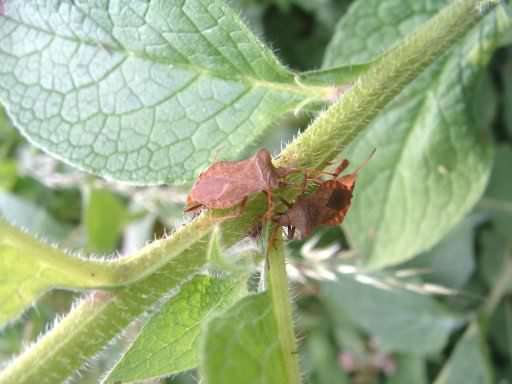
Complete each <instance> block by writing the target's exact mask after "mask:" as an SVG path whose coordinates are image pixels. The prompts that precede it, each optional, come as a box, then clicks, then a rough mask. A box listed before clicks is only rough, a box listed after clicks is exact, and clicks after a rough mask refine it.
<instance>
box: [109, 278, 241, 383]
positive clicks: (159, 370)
mask: <svg viewBox="0 0 512 384" xmlns="http://www.w3.org/2000/svg"><path fill="white" fill-rule="evenodd" d="M245 282H246V279H245V278H243V279H232V278H221V279H215V278H211V277H208V276H197V277H195V278H194V279H192V280H191V281H190V282H189V283H187V284H185V285H184V286H182V287H181V289H180V292H179V294H178V295H176V296H175V297H173V298H172V299H171V300H169V301H168V302H166V303H165V304H163V305H162V307H161V308H160V309H159V311H158V312H157V313H156V314H155V316H153V317H152V318H151V319H150V320H149V321H148V322H147V323H146V324H145V325H144V328H143V329H142V331H141V333H140V335H139V336H138V337H137V339H136V340H135V342H134V343H133V344H132V345H131V347H130V349H129V350H128V352H127V353H126V354H125V355H124V356H123V358H122V359H121V360H120V362H119V363H118V364H117V365H116V367H115V368H114V370H113V371H112V373H110V375H109V376H108V378H107V379H106V380H105V382H106V383H117V382H123V383H131V382H139V381H141V380H148V379H150V378H156V377H161V376H168V375H170V374H172V373H178V372H181V371H184V370H187V369H190V368H194V367H195V366H197V358H198V356H197V341H198V337H199V332H200V329H201V325H202V324H203V323H204V322H205V321H206V319H207V318H208V316H210V315H211V314H212V313H214V312H215V311H218V310H220V309H221V308H222V307H225V306H227V305H229V304H232V303H233V301H234V300H235V299H237V298H238V297H240V296H241V293H242V292H243V289H242V287H243V284H245Z"/></svg>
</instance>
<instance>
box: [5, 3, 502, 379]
mask: <svg viewBox="0 0 512 384" xmlns="http://www.w3.org/2000/svg"><path fill="white" fill-rule="evenodd" d="M480 3H481V1H480V0H458V1H454V2H453V3H452V4H450V5H449V6H447V7H446V9H444V10H443V11H441V12H440V13H439V14H438V15H437V16H435V17H434V18H433V19H431V20H430V21H428V22H427V23H426V24H425V25H423V26H422V27H420V28H419V29H418V30H417V32H416V33H414V34H413V35H412V36H411V37H410V38H407V39H405V40H404V41H403V42H402V43H401V44H400V45H398V46H397V47H396V48H394V49H392V50H390V51H389V53H388V54H386V55H385V56H383V57H382V58H381V59H380V60H379V61H378V62H377V63H376V64H375V65H374V66H372V67H371V69H370V70H369V71H368V72H367V73H366V74H365V75H363V76H362V77H361V78H360V79H359V80H358V81H357V83H356V84H355V85H354V87H353V88H352V89H351V91H349V92H348V93H346V94H345V95H344V96H343V97H342V98H341V99H340V100H339V101H338V102H337V103H335V104H334V105H333V106H331V107H330V108H329V109H328V110H327V111H325V112H324V113H323V114H321V115H320V116H319V117H318V118H317V119H316V120H315V121H314V122H313V124H311V126H310V128H309V129H308V130H307V131H306V132H305V133H304V134H303V135H301V136H300V137H299V138H298V139H297V140H295V141H294V142H293V143H291V144H290V145H289V146H288V147H286V148H285V150H284V151H283V152H282V154H281V156H280V158H279V160H278V162H277V165H279V166H307V167H316V168H322V167H323V166H325V163H326V161H329V160H331V159H333V158H334V157H335V156H336V155H337V154H338V152H339V150H340V148H343V146H345V145H347V144H348V143H349V142H350V140H352V138H353V137H354V136H355V135H357V134H358V133H360V132H361V131H362V130H363V129H364V128H365V127H366V126H367V125H368V123H369V122H370V121H371V120H372V119H373V118H374V117H375V116H376V115H377V114H378V113H379V111H381V110H382V109H383V108H384V107H385V106H386V104H387V103H388V102H389V101H390V100H391V99H392V98H393V97H394V96H396V95H397V94H398V93H399V92H400V91H401V90H402V89H403V87H405V86H406V85H407V84H408V83H409V82H410V81H412V80H413V79H414V78H415V77H416V76H418V75H419V74H420V73H421V72H422V70H423V69H424V68H425V67H427V66H428V65H429V64H430V63H432V62H433V61H434V60H435V59H436V58H437V57H438V56H440V55H442V54H443V52H444V51H445V50H446V49H447V48H448V47H450V46H451V45H452V44H453V43H455V42H456V41H457V39H459V38H460V37H461V36H462V35H463V34H464V33H466V32H468V31H469V29H470V28H471V27H472V26H473V25H474V24H475V23H476V22H477V21H478V20H479V19H480V18H481V17H482V16H483V14H481V13H479V11H478V8H477V6H478V5H479V4H480ZM494 6H495V4H489V7H488V8H487V11H488V10H490V9H492V8H493V7H494ZM263 211H264V204H263V199H260V198H258V199H255V201H253V202H252V203H251V204H249V205H248V207H247V208H246V213H245V214H244V215H243V216H242V217H240V218H238V219H235V220H230V221H229V222H226V223H224V224H223V225H222V229H223V232H224V236H223V239H224V243H225V244H226V246H229V245H231V244H233V243H234V242H236V241H237V240H239V239H240V238H242V237H244V236H245V235H246V233H247V231H248V230H249V229H250V227H251V226H252V224H253V223H254V222H255V221H256V220H257V217H258V216H259V215H261V213H262V212H263ZM200 225H202V224H201V221H200V220H196V221H194V222H192V223H191V224H189V225H187V226H186V229H185V230H184V232H182V233H187V235H186V236H190V238H189V239H192V240H193V241H192V242H191V243H189V244H192V243H193V242H195V243H196V244H195V245H194V246H192V245H190V246H189V247H188V248H187V249H186V250H185V251H184V252H183V253H180V254H178V255H177V254H176V253H175V252H173V251H172V248H173V241H175V240H174V236H171V237H169V238H167V239H164V240H161V241H160V242H159V243H158V245H157V247H158V248H159V249H160V251H161V254H160V255H159V254H158V249H154V247H155V245H149V246H148V247H145V248H144V249H142V250H141V251H140V253H141V254H145V252H147V250H148V249H150V250H152V252H150V253H149V254H146V256H150V255H152V256H151V257H148V258H146V260H144V262H143V263H141V264H139V265H140V267H141V268H148V267H149V268H150V269H149V270H150V271H152V272H153V273H152V274H150V275H149V276H148V275H147V274H146V272H147V271H145V270H142V269H141V270H137V269H135V271H136V272H137V273H140V276H146V277H145V278H143V279H142V280H140V281H138V282H136V283H134V284H132V285H130V286H129V287H126V288H118V289H113V290H111V291H110V292H109V293H108V294H106V295H105V296H103V295H100V296H92V297H91V298H89V299H88V300H86V301H84V302H82V303H81V304H80V305H79V306H78V307H76V308H75V309H74V310H73V311H71V313H70V314H69V315H68V316H67V317H66V318H65V319H64V320H63V321H62V322H61V323H60V324H58V325H57V326H56V327H54V328H53V329H52V330H51V331H50V332H48V333H47V334H46V335H45V336H44V337H42V338H41V339H40V340H39V341H38V342H37V344H36V345H35V346H33V347H32V348H29V349H27V350H26V351H25V352H24V353H23V354H22V355H21V356H20V357H18V358H17V359H16V360H15V361H14V362H13V363H12V364H10V365H9V366H8V367H7V368H6V369H4V370H3V371H2V372H0V383H1V384H6V383H16V384H23V383H34V382H38V383H41V384H44V383H58V382H62V381H63V380H65V379H66V378H67V377H69V376H70V375H72V374H73V373H74V372H75V371H76V370H77V369H79V368H80V367H81V366H82V365H83V364H84V363H85V362H86V361H88V360H89V359H90V358H91V357H92V356H94V355H95V354H96V353H97V352H99V351H100V350H101V349H102V348H103V347H104V346H105V345H106V344H107V343H108V342H109V341H110V340H111V339H112V337H114V336H115V335H116V334H118V333H119V332H121V331H122V330H124V329H125V328H126V327H127V325H128V324H129V323H130V322H131V321H133V320H134V319H136V318H137V317H139V316H141V315H142V314H143V313H144V312H145V311H148V310H150V309H151V308H152V307H153V306H154V304H155V303H156V302H157V301H158V300H159V299H161V297H162V296H163V295H165V294H166V293H168V292H169V291H170V290H173V289H179V286H180V284H182V283H183V281H184V280H186V279H187V276H190V275H191V274H193V273H195V272H197V271H199V270H200V269H201V268H203V267H204V265H205V264H206V260H205V259H206V258H205V257H204V255H205V254H206V249H205V248H206V246H205V244H206V242H205V239H204V236H203V237H201V236H199V235H198V234H199V233H201V232H195V230H196V228H199V226H200ZM209 225H210V226H212V225H214V223H213V222H210V224H209ZM152 257H155V260H157V264H155V265H157V266H159V268H158V269H157V270H155V269H154V267H150V266H151V265H153V264H152V260H151V259H152ZM278 257H281V258H282V257H284V256H282V254H281V256H278ZM138 260H139V259H132V260H131V263H134V264H133V265H135V264H136V263H138ZM177 260H179V262H178V261H177ZM278 260H279V263H280V264H278V265H277V266H276V267H275V268H273V267H272V266H271V271H272V269H276V268H281V269H277V270H276V271H275V275H274V276H273V277H272V276H271V280H272V281H273V282H272V284H274V287H281V288H279V291H280V292H284V290H285V287H287V279H286V274H285V273H284V259H278ZM175 261H176V262H175ZM275 262H276V261H275ZM275 262H274V263H275ZM279 265H281V267H279ZM126 268H128V267H126ZM279 271H280V272H279ZM278 272H279V274H278ZM272 273H274V272H272ZM132 276H133V275H132ZM286 289H287V288H286ZM98 298H101V300H100V303H98V300H99V299H98ZM275 300H279V302H280V303H283V302H286V303H287V304H286V305H287V306H289V305H290V303H289V298H288V296H287V295H286V297H285V296H283V294H281V296H280V297H277V298H276V299H275ZM91 303H94V305H91ZM276 303H277V302H276ZM275 305H277V304H275ZM286 305H285V306H286ZM287 311H289V309H288V310H287ZM279 316H282V318H281V319H280V320H279V321H280V322H281V323H280V324H281V325H280V329H279V330H280V333H282V332H284V335H280V338H283V340H285V339H290V334H293V330H292V322H291V312H289V315H286V319H285V314H284V313H281V314H280V315H279ZM285 322H287V323H285ZM283 343H284V341H283ZM286 343H287V345H288V347H287V348H288V351H289V353H290V355H293V352H294V351H295V349H294V347H293V342H292V341H290V340H289V341H288V342H286ZM35 362H37V363H35ZM288 364H289V372H290V375H291V377H294V375H296V373H294V372H298V368H296V367H294V364H296V362H295V363H294V362H293V361H289V362H288ZM297 374H298V373H297ZM297 380H298V379H297ZM297 382H298V381H297ZM293 384H295V383H293Z"/></svg>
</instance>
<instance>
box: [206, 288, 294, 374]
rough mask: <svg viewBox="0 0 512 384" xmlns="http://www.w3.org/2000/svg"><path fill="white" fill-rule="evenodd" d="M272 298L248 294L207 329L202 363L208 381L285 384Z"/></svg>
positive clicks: (213, 321)
mask: <svg viewBox="0 0 512 384" xmlns="http://www.w3.org/2000/svg"><path fill="white" fill-rule="evenodd" d="M277 340H278V336H277V329H276V326H275V320H274V316H273V314H272V306H271V302H270V298H269V297H268V295H267V294H266V293H261V294H258V295H253V296H249V297H246V298H245V299H243V300H241V301H239V302H238V303H236V304H235V305H234V306H233V307H231V308H230V309H229V310H228V311H226V312H225V313H223V314H222V315H220V316H218V317H215V318H213V319H212V320H211V321H210V322H209V323H208V327H207V328H206V330H205V334H204V340H203V347H202V350H201V356H200V360H201V361H200V364H201V370H202V373H203V375H204V378H205V380H206V382H207V383H208V384H239V383H244V384H261V383H265V384H283V383H286V382H287V380H286V371H285V366H284V361H283V357H282V356H283V355H282V352H281V350H280V348H279V343H278V341H277Z"/></svg>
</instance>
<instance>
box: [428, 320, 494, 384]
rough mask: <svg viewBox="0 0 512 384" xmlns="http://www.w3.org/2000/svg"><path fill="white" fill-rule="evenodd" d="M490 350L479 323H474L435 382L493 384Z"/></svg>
mask: <svg viewBox="0 0 512 384" xmlns="http://www.w3.org/2000/svg"><path fill="white" fill-rule="evenodd" d="M488 354H489V352H488V350H487V346H486V343H485V338H484V336H483V334H482V330H481V327H480V325H479V324H477V323H476V322H474V323H472V324H471V325H470V326H469V327H468V329H467V330H466V332H465V333H464V335H463V336H462V338H461V339H460V340H459V342H458V343H457V345H456V346H455V349H454V350H453V352H452V355H451V356H450V358H449V359H448V362H447V363H446V364H445V366H444V367H443V369H442V371H441V373H440V374H439V376H438V377H437V378H436V380H435V381H434V384H491V383H494V382H495V381H494V380H493V373H492V368H491V364H490V360H489V355H488Z"/></svg>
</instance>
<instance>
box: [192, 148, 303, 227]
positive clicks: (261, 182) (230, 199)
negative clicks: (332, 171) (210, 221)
mask: <svg viewBox="0 0 512 384" xmlns="http://www.w3.org/2000/svg"><path fill="white" fill-rule="evenodd" d="M298 171H299V170H297V169H293V168H281V167H274V165H273V164H272V156H271V155H270V152H269V151H267V150H266V149H264V148H262V149H260V150H258V152H256V154H255V155H254V156H252V157H250V158H249V159H246V160H241V161H218V162H216V163H214V164H212V165H211V166H210V167H209V168H208V169H207V170H205V171H204V172H203V173H201V174H200V175H199V177H198V179H197V180H196V182H195V183H194V185H193V186H192V190H191V192H190V194H189V195H188V197H187V206H186V208H185V212H190V211H194V210H196V209H199V208H202V207H206V208H213V209H222V208H231V207H234V206H235V205H237V204H240V203H241V204H242V207H243V205H244V204H245V202H246V200H247V198H248V197H249V196H250V195H252V194H254V193H258V192H264V193H265V194H266V195H267V204H268V208H267V213H266V214H265V216H266V217H269V215H270V213H271V211H272V191H273V190H274V189H276V188H278V187H280V186H281V185H283V184H285V182H284V178H286V176H288V175H289V174H290V173H292V172H298Z"/></svg>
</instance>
